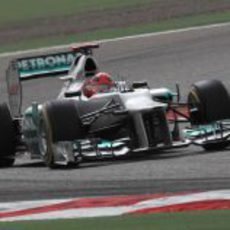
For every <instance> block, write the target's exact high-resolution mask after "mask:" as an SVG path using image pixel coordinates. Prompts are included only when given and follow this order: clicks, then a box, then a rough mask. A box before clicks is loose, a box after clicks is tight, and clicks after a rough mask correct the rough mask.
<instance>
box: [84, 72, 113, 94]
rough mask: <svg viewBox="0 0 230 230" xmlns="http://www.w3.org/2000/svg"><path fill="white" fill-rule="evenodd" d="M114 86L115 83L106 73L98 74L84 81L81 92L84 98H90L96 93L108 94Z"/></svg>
mask: <svg viewBox="0 0 230 230" xmlns="http://www.w3.org/2000/svg"><path fill="white" fill-rule="evenodd" d="M114 86H115V82H114V81H113V80H112V78H111V76H110V75H109V74H108V73H104V72H99V73H97V74H96V75H95V76H94V77H92V78H90V79H87V80H86V81H85V83H84V85H83V88H82V90H83V94H84V95H85V96H86V97H92V96H93V95H94V94H97V93H106V92H110V91H111V89H112V88H113V87H114Z"/></svg>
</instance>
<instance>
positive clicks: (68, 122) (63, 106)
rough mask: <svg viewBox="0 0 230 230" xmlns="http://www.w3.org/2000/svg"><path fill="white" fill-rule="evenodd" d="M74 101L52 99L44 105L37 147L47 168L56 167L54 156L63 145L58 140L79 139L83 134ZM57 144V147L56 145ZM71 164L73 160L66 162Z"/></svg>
mask: <svg viewBox="0 0 230 230" xmlns="http://www.w3.org/2000/svg"><path fill="white" fill-rule="evenodd" d="M75 103H76V102H74V101H72V100H68V101H65V100H63V101H61V100H60V101H53V102H49V103H47V104H45V105H44V107H43V110H42V117H41V123H40V141H39V148H40V152H41V154H42V155H43V156H44V160H45V163H46V165H47V166H48V167H49V168H56V167H58V165H57V164H56V162H55V156H56V155H57V154H60V152H61V151H62V150H63V151H65V148H64V147H65V146H64V147H63V148H62V146H59V144H57V143H58V142H61V141H62V142H63V141H67V142H68V141H72V140H76V139H80V138H81V137H82V135H83V129H82V126H81V122H80V118H79V116H78V113H77V108H76V106H75ZM58 146H59V147H58ZM68 163H69V164H71V166H72V165H73V163H74V162H68Z"/></svg>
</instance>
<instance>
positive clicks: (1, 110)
mask: <svg viewBox="0 0 230 230" xmlns="http://www.w3.org/2000/svg"><path fill="white" fill-rule="evenodd" d="M0 132H1V134H0V167H11V166H12V165H13V164H14V161H15V147H16V146H15V143H16V133H15V128H14V124H13V119H12V117H11V114H10V111H9V108H8V106H7V104H6V103H3V104H0Z"/></svg>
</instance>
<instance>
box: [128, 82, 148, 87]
mask: <svg viewBox="0 0 230 230" xmlns="http://www.w3.org/2000/svg"><path fill="white" fill-rule="evenodd" d="M132 87H133V88H134V89H138V88H148V87H149V86H148V83H147V82H146V81H138V82H133V84H132Z"/></svg>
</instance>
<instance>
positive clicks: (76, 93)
mask: <svg viewBox="0 0 230 230" xmlns="http://www.w3.org/2000/svg"><path fill="white" fill-rule="evenodd" d="M80 96H81V91H80V90H79V91H67V92H65V97H80Z"/></svg>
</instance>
